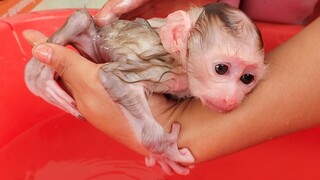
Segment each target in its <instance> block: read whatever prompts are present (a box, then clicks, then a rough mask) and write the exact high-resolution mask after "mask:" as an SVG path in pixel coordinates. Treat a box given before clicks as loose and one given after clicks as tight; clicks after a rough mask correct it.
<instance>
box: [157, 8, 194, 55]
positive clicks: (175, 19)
mask: <svg viewBox="0 0 320 180" xmlns="http://www.w3.org/2000/svg"><path fill="white" fill-rule="evenodd" d="M191 27H192V21H191V19H190V16H189V14H188V13H187V12H185V11H181V10H180V11H175V12H173V13H171V14H169V15H168V17H167V22H166V24H165V25H164V26H162V27H161V29H160V38H161V42H162V45H163V47H164V48H165V50H166V51H167V52H168V53H174V52H181V51H185V50H186V48H187V40H188V37H189V33H190V30H191Z"/></svg>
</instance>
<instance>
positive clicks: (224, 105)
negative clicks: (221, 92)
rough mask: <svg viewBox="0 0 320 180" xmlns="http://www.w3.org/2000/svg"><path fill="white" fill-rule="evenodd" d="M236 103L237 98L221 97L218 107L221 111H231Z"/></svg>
mask: <svg viewBox="0 0 320 180" xmlns="http://www.w3.org/2000/svg"><path fill="white" fill-rule="evenodd" d="M237 105H238V100H237V99H236V98H224V99H221V101H220V103H219V107H220V109H221V110H223V111H231V110H233V109H234V108H236V107H237Z"/></svg>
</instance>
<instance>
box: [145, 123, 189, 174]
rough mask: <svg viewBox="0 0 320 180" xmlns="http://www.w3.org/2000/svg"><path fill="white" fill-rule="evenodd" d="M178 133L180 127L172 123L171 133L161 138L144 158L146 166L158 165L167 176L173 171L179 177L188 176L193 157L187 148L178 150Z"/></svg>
mask: <svg viewBox="0 0 320 180" xmlns="http://www.w3.org/2000/svg"><path fill="white" fill-rule="evenodd" d="M179 131H180V125H179V124H178V123H173V124H172V128H171V132H170V133H166V134H165V135H164V136H162V137H163V138H162V139H160V140H159V142H156V143H158V144H157V145H155V146H154V147H153V148H152V150H151V152H150V156H149V157H146V159H145V162H146V165H147V166H149V167H152V166H154V165H155V164H156V163H158V164H159V165H160V166H161V167H162V169H163V171H164V172H165V173H167V174H169V175H171V174H173V171H174V172H176V173H177V174H181V175H187V174H189V172H190V168H192V167H193V165H192V164H193V163H194V157H193V155H192V153H191V152H190V151H189V149H188V148H182V149H178V145H177V140H178V135H179ZM149 150H150V149H149Z"/></svg>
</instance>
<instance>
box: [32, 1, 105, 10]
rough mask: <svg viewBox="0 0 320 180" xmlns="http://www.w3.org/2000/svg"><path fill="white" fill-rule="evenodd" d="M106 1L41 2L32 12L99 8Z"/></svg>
mask: <svg viewBox="0 0 320 180" xmlns="http://www.w3.org/2000/svg"><path fill="white" fill-rule="evenodd" d="M107 1H108V0H43V1H42V2H41V3H40V4H39V5H38V6H36V7H35V8H34V9H33V11H38V10H45V9H61V8H84V7H86V8H101V7H102V6H103V5H104V3H105V2H107Z"/></svg>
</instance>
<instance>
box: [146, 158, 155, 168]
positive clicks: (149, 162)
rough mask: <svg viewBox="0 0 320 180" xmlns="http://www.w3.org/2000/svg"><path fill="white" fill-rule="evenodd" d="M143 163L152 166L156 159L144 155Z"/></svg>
mask: <svg viewBox="0 0 320 180" xmlns="http://www.w3.org/2000/svg"><path fill="white" fill-rule="evenodd" d="M144 160H145V163H146V166H148V167H153V166H154V165H155V164H156V159H155V158H154V157H153V156H152V155H150V156H149V157H145V159H144Z"/></svg>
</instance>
